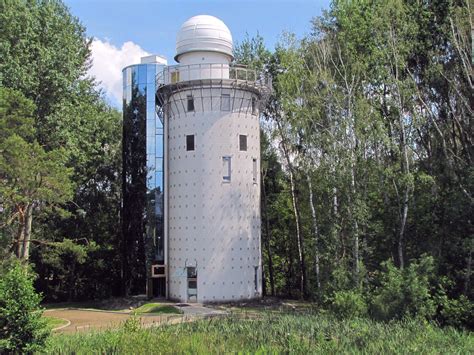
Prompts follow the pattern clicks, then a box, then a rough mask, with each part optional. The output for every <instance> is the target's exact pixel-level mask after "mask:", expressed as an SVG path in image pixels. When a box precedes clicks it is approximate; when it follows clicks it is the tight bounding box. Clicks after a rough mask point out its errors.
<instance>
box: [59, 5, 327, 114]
mask: <svg viewBox="0 0 474 355" xmlns="http://www.w3.org/2000/svg"><path fill="white" fill-rule="evenodd" d="M65 3H66V5H67V6H69V8H70V10H71V12H72V13H73V15H75V16H77V17H79V19H80V20H81V22H82V23H83V24H84V25H85V26H86V28H87V34H88V36H91V37H94V38H96V40H97V42H96V43H95V45H94V46H93V48H92V50H93V61H94V64H93V65H94V66H95V68H93V70H92V74H93V75H95V76H96V77H97V78H98V79H99V80H100V81H101V82H103V84H104V85H103V86H102V87H103V89H104V90H105V91H106V93H107V96H108V97H109V98H110V100H111V102H112V104H114V105H117V104H118V101H119V99H118V96H119V89H118V87H120V85H119V84H117V83H115V82H116V81H117V80H120V79H117V78H119V76H117V75H115V72H117V71H118V72H119V73H118V74H119V75H120V69H121V68H120V67H121V66H125V65H128V64H133V63H136V62H137V61H138V60H139V57H140V56H141V55H144V54H147V53H153V54H162V55H164V56H165V57H167V59H168V63H169V64H174V60H173V57H174V51H175V39H176V33H177V32H178V30H179V28H180V26H181V24H182V23H183V22H184V21H185V20H186V19H188V18H189V17H191V16H194V15H199V14H207V15H213V16H216V17H218V18H220V19H221V20H223V21H224V22H225V23H226V25H227V26H228V27H229V29H230V30H231V32H232V36H233V39H234V43H236V42H241V41H242V40H243V39H244V38H245V34H246V33H248V34H249V35H250V36H253V35H255V34H256V33H257V32H258V33H259V34H260V35H261V36H262V37H263V38H264V40H265V43H266V45H267V46H268V47H269V48H274V46H275V44H276V43H277V42H278V40H279V37H280V35H281V34H282V32H283V31H289V32H293V33H295V34H296V35H297V36H298V37H303V36H304V35H305V34H308V33H309V32H310V31H311V25H310V21H311V19H312V18H313V17H314V16H318V15H320V14H321V12H322V10H323V9H329V4H330V0H319V1H315V0H294V1H290V0H273V1H268V0H260V1H258V0H256V1H250V0H239V1H235V0H228V1H225V0H208V1H199V0H194V1H191V0H176V1H171V0H135V1H131V0H129V1H125V0H65Z"/></svg>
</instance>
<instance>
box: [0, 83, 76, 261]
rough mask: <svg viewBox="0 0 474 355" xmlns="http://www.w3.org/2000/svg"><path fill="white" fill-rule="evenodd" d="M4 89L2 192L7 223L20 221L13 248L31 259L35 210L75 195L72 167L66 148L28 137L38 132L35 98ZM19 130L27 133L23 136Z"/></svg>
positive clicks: (0, 160)
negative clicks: (67, 163)
mask: <svg viewBox="0 0 474 355" xmlns="http://www.w3.org/2000/svg"><path fill="white" fill-rule="evenodd" d="M0 93H1V96H2V97H4V100H2V102H1V104H2V107H1V108H0V114H1V116H0V122H1V123H0V125H1V126H3V127H7V128H8V129H7V130H5V131H4V134H5V135H3V136H2V138H1V139H0V152H1V155H0V192H1V194H0V195H1V196H2V206H3V208H4V210H5V211H8V212H9V216H8V217H7V220H6V222H5V224H6V225H8V226H9V225H10V224H11V223H12V222H13V221H16V223H15V225H16V227H15V228H16V233H14V234H13V235H14V237H13V239H12V249H14V250H15V252H16V255H17V257H18V258H20V259H25V260H28V258H29V250H30V241H31V230H32V221H33V212H34V211H35V210H39V209H41V208H44V207H51V206H54V205H58V204H60V203H64V202H65V201H67V200H68V199H69V198H70V197H71V196H72V184H71V182H70V180H69V177H70V174H71V169H69V168H66V166H65V160H66V159H65V158H66V157H65V154H64V151H63V150H62V149H56V150H51V151H49V152H45V151H44V149H43V148H42V147H41V146H40V145H39V144H38V142H37V141H36V140H33V139H31V138H30V141H27V140H26V139H27V138H28V136H31V133H33V132H34V128H33V127H32V125H31V123H32V120H31V114H32V112H31V109H32V108H33V105H32V104H31V102H28V101H27V100H25V99H24V98H22V97H21V95H20V94H18V93H16V92H15V91H13V90H9V89H0ZM22 115H25V116H24V117H22ZM12 127H14V128H12ZM16 132H18V133H22V132H25V133H26V134H24V137H21V136H19V135H18V134H17V133H16ZM8 133H10V135H9V136H6V134H8ZM25 138H26V139H25Z"/></svg>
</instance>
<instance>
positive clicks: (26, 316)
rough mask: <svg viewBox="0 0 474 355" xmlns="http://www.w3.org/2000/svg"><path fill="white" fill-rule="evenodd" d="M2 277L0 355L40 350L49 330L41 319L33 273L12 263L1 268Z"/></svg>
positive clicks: (0, 286)
mask: <svg viewBox="0 0 474 355" xmlns="http://www.w3.org/2000/svg"><path fill="white" fill-rule="evenodd" d="M0 275H1V278H0V353H3V352H20V353H25V352H32V351H35V350H39V349H41V348H42V347H43V346H44V344H45V341H46V339H47V338H48V336H49V332H50V330H49V327H48V326H47V322H46V320H45V319H44V318H42V317H41V316H42V313H43V312H42V309H41V308H40V305H39V303H40V301H41V296H40V295H39V294H37V293H36V292H35V289H34V287H33V280H34V276H33V273H32V271H31V270H30V269H29V268H28V267H25V266H23V265H21V264H20V263H19V262H18V261H13V262H11V263H9V265H8V266H7V265H3V267H1V268H0Z"/></svg>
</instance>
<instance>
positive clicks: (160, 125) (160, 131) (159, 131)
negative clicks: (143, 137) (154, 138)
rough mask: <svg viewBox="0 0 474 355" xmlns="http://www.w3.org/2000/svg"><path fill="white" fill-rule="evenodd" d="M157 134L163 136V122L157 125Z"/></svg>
mask: <svg viewBox="0 0 474 355" xmlns="http://www.w3.org/2000/svg"><path fill="white" fill-rule="evenodd" d="M158 122H159V121H158ZM156 134H163V125H162V124H161V122H159V123H157V124H156Z"/></svg>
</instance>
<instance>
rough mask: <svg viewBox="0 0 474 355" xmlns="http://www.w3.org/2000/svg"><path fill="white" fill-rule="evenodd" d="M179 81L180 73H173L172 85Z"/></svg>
mask: <svg viewBox="0 0 474 355" xmlns="http://www.w3.org/2000/svg"><path fill="white" fill-rule="evenodd" d="M178 81H179V71H174V72H171V84H174V83H177V82H178Z"/></svg>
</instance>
